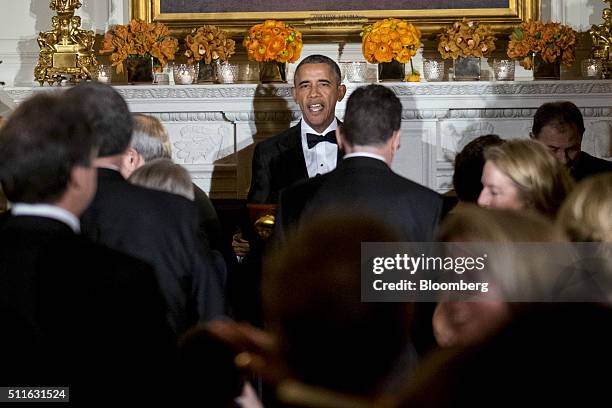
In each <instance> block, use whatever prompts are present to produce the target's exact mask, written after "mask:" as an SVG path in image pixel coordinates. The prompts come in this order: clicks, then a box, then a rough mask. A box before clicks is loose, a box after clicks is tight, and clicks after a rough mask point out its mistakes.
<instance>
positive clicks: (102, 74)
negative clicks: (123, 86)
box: [98, 71, 110, 84]
mask: <svg viewBox="0 0 612 408" xmlns="http://www.w3.org/2000/svg"><path fill="white" fill-rule="evenodd" d="M98 82H102V83H103V84H108V83H110V77H109V76H108V74H107V73H106V72H104V71H102V72H98Z"/></svg>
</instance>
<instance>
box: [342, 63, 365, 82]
mask: <svg viewBox="0 0 612 408" xmlns="http://www.w3.org/2000/svg"><path fill="white" fill-rule="evenodd" d="M344 69H345V73H346V80H347V81H348V82H367V79H366V78H367V76H368V64H367V63H366V62H365V61H355V62H345V63H344Z"/></svg>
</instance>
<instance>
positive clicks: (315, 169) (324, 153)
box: [301, 118, 338, 178]
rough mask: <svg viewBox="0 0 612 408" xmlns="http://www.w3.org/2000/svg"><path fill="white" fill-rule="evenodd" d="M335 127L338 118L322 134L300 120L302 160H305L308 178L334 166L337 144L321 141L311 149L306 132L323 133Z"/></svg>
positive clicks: (336, 126) (330, 169)
mask: <svg viewBox="0 0 612 408" xmlns="http://www.w3.org/2000/svg"><path fill="white" fill-rule="evenodd" d="M337 128H338V119H335V118H334V120H333V121H332V123H331V124H330V125H329V126H328V127H327V129H325V131H324V132H323V133H322V134H321V133H319V132H316V131H315V130H314V129H312V128H311V127H310V126H308V124H307V123H306V121H304V120H302V121H301V135H302V151H303V152H304V160H305V161H306V170H307V171H308V177H309V178H312V177H314V176H316V175H317V174H325V173H329V172H330V171H332V170H333V169H335V168H336V162H337V161H338V145H337V144H335V143H329V142H321V143H317V144H316V146H314V147H313V148H312V149H309V148H308V142H307V141H306V133H314V134H321V135H325V134H327V132H331V131H332V130H336V129H337Z"/></svg>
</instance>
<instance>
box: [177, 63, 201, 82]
mask: <svg viewBox="0 0 612 408" xmlns="http://www.w3.org/2000/svg"><path fill="white" fill-rule="evenodd" d="M172 75H173V77H174V83H175V84H176V85H191V84H193V83H194V82H197V80H198V74H197V72H196V67H195V65H192V64H175V65H174V67H173V68H172Z"/></svg>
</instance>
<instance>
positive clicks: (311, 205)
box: [275, 157, 442, 243]
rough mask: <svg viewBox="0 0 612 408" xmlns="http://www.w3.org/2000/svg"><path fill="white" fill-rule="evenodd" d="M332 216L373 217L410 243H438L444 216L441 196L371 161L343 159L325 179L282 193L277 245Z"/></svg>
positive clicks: (381, 164)
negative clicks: (321, 216) (310, 222)
mask: <svg viewBox="0 0 612 408" xmlns="http://www.w3.org/2000/svg"><path fill="white" fill-rule="evenodd" d="M328 210H341V211H346V210H350V211H353V212H357V213H364V214H368V215H370V216H372V217H374V218H376V219H379V220H381V221H382V222H384V223H386V224H387V225H388V226H389V227H390V228H391V229H393V230H395V232H396V233H397V234H398V236H399V237H401V238H402V239H403V240H405V241H422V242H428V241H432V240H433V239H434V231H435V229H436V227H437V225H438V222H439V219H440V214H441V210H442V198H441V197H440V195H439V194H437V193H436V192H434V191H432V190H430V189H428V188H426V187H423V186H421V185H420V184H417V183H415V182H413V181H410V180H408V179H405V178H403V177H401V176H399V175H397V174H395V173H394V172H393V171H392V170H391V169H390V168H389V166H387V164H386V163H384V162H382V161H380V160H377V159H373V158H369V157H351V158H348V159H344V160H343V161H342V162H341V163H340V164H339V165H338V167H337V168H336V169H335V170H334V171H332V172H330V173H327V174H325V175H323V176H321V177H315V178H312V179H310V180H307V181H305V182H302V183H298V184H296V185H294V186H292V187H289V188H287V189H285V190H283V191H282V192H281V195H280V205H279V208H278V210H277V217H276V220H277V224H276V231H275V240H276V242H278V243H282V242H283V241H284V240H285V237H286V235H287V233H289V232H291V231H292V230H294V229H296V228H298V227H299V225H300V224H301V223H302V222H306V220H307V219H309V218H310V216H311V215H314V214H315V213H318V212H324V211H328Z"/></svg>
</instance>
